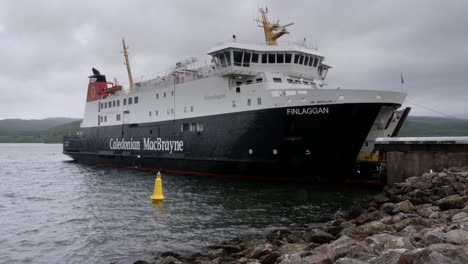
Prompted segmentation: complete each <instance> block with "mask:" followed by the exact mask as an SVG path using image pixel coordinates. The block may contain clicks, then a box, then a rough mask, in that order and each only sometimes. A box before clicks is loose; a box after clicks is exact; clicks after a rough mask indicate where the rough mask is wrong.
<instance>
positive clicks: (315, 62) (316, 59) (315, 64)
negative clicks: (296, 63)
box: [314, 57, 318, 67]
mask: <svg viewBox="0 0 468 264" xmlns="http://www.w3.org/2000/svg"><path fill="white" fill-rule="evenodd" d="M317 64H318V58H317V57H315V59H314V67H317Z"/></svg>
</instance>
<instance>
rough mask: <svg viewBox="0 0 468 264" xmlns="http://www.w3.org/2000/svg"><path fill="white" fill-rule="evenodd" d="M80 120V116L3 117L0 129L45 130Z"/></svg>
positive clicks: (0, 121)
mask: <svg viewBox="0 0 468 264" xmlns="http://www.w3.org/2000/svg"><path fill="white" fill-rule="evenodd" d="M77 120H80V119H78V118H69V117H54V118H46V119H31V120H26V119H3V120H0V131H43V130H47V129H50V128H52V127H55V126H59V125H63V124H67V123H71V122H73V121H77Z"/></svg>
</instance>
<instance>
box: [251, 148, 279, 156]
mask: <svg viewBox="0 0 468 264" xmlns="http://www.w3.org/2000/svg"><path fill="white" fill-rule="evenodd" d="M272 152H273V155H276V154H278V150H277V149H273V151H272ZM249 154H250V155H252V154H253V149H249Z"/></svg>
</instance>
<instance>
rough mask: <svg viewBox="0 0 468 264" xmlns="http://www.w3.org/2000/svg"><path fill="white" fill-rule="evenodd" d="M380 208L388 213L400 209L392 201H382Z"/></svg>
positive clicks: (390, 213) (396, 211)
mask: <svg viewBox="0 0 468 264" xmlns="http://www.w3.org/2000/svg"><path fill="white" fill-rule="evenodd" d="M380 210H381V211H382V212H384V213H386V214H388V215H394V214H396V213H398V212H399V211H400V208H398V206H397V205H396V204H394V203H384V204H382V206H381V207H380Z"/></svg>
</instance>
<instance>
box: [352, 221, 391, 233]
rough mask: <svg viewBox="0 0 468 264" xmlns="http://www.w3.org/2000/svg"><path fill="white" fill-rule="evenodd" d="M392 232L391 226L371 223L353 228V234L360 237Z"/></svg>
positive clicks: (375, 222)
mask: <svg viewBox="0 0 468 264" xmlns="http://www.w3.org/2000/svg"><path fill="white" fill-rule="evenodd" d="M392 231H394V230H393V229H392V227H391V226H389V225H386V224H383V223H380V222H377V221H373V222H370V223H366V224H364V225H362V226H358V227H356V228H355V232H356V233H357V234H360V235H361V236H370V235H373V234H378V233H383V232H392Z"/></svg>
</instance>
